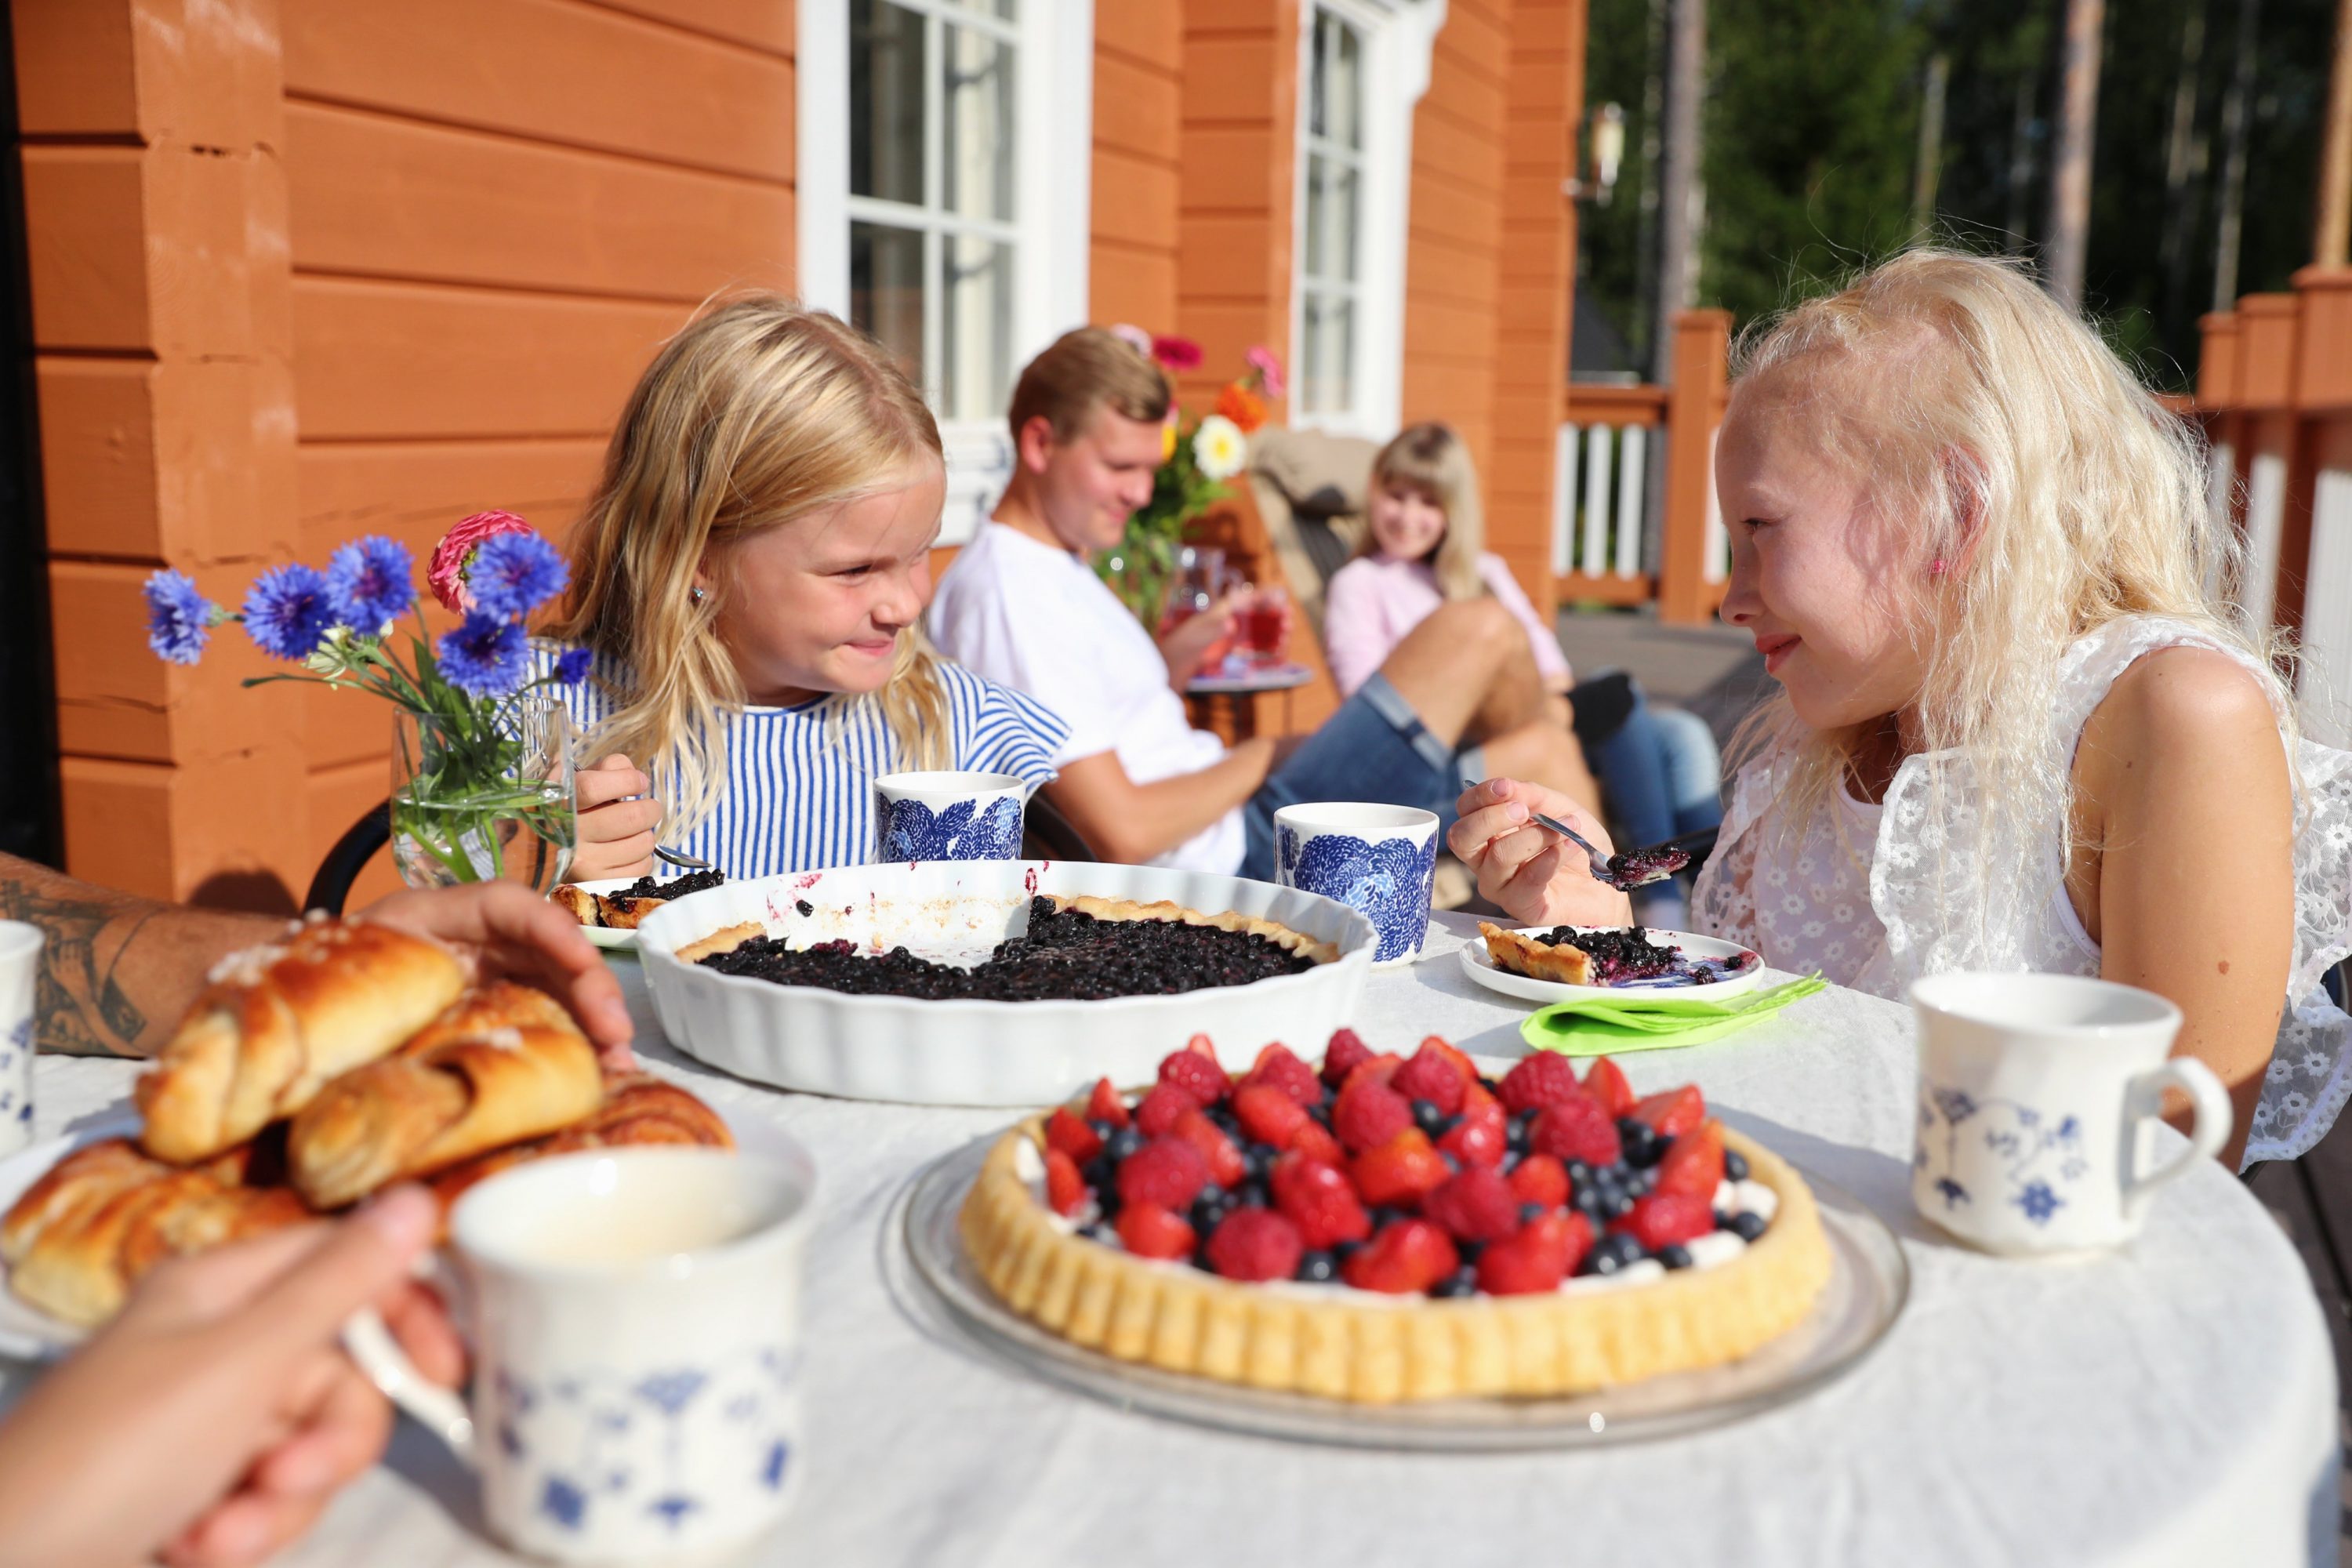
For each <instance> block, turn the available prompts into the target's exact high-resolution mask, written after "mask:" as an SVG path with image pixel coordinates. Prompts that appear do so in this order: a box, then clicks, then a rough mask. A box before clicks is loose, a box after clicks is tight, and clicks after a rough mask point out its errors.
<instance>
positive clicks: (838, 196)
mask: <svg viewBox="0 0 2352 1568" xmlns="http://www.w3.org/2000/svg"><path fill="white" fill-rule="evenodd" d="M891 4H893V5H899V6H901V7H903V8H904V9H906V10H908V11H913V12H916V13H918V14H920V15H928V16H939V17H940V18H942V19H945V20H951V21H954V22H957V23H959V24H962V25H971V24H972V23H973V22H975V21H976V22H977V25H978V26H979V27H980V28H981V30H982V31H988V32H993V33H996V34H998V35H999V36H1004V37H1011V38H1012V39H1013V47H1014V50H1015V56H1014V59H1015V64H1014V70H1015V73H1016V77H1015V81H1014V86H1013V137H1014V147H1013V192H1014V196H1013V200H1014V214H1015V221H1014V222H1013V224H1012V225H1011V226H1010V231H1011V236H1012V237H1013V244H1014V252H1013V257H1014V259H1013V320H1012V321H1011V322H1010V323H1009V330H1008V331H1007V334H1006V341H1007V344H1008V348H1009V352H1010V363H1009V364H1008V366H1007V370H1008V373H1009V374H1011V375H1016V376H1017V375H1018V374H1019V373H1020V370H1021V367H1022V366H1023V365H1024V364H1025V363H1028V361H1029V360H1030V359H1031V358H1032V357H1033V356H1034V355H1035V354H1036V353H1038V352H1039V351H1040V350H1042V349H1043V348H1045V345H1046V344H1048V343H1050V342H1053V341H1054V340H1055V338H1057V337H1059V336H1060V335H1061V334H1062V333H1064V332H1066V331H1068V330H1069V329H1070V328H1072V327H1076V326H1082V325H1084V324H1085V322H1086V321H1087V223H1088V220H1089V217H1090V208H1091V201H1092V195H1093V193H1092V185H1093V179H1092V169H1093V164H1094V159H1093V149H1094V98H1095V93H1094V81H1095V61H1094V28H1095V16H1094V0H1020V4H1019V5H1017V6H1016V7H1015V9H1016V10H1017V11H1018V13H1019V19H1018V20H1017V21H1014V22H1011V23H1005V22H997V21H992V19H991V17H990V16H989V15H988V14H987V13H985V12H980V13H978V14H977V15H975V12H974V10H972V9H968V8H966V7H965V6H963V5H956V4H953V3H952V0H891ZM795 10H796V11H797V13H798V30H799V35H800V37H799V54H798V58H797V59H796V61H795V62H794V63H795V67H796V69H795V72H794V79H795V83H796V88H797V92H798V96H799V105H798V110H797V114H796V125H797V131H798V139H799V144H800V146H799V157H798V163H799V169H798V174H799V184H798V188H797V190H796V191H795V193H794V195H795V198H796V203H797V205H798V207H799V215H798V224H797V227H798V230H799V233H798V247H799V258H798V261H799V265H798V268H797V270H798V275H799V279H800V296H801V299H802V300H803V303H806V304H809V305H813V306H815V307H817V308H818V309H820V310H831V311H833V312H834V313H835V315H838V316H840V317H842V318H843V319H844V320H846V319H847V318H848V316H849V224H850V218H851V216H852V211H853V208H854V206H855V205H856V203H854V202H853V200H852V198H851V197H850V195H849V6H848V5H847V0H801V3H800V4H799V5H797V6H796V7H795ZM934 64H935V65H936V62H934ZM1073 149H1076V150H1077V153H1078V154H1079V155H1080V156H1081V158H1082V160H1083V161H1082V162H1081V163H1080V164H1079V167H1078V170H1077V171H1075V172H1074V171H1073V170H1072V169H1071V167H1070V166H1069V160H1070V157H1071V155H1072V150H1073ZM1074 174H1075V177H1074ZM926 282H927V285H928V279H927V280H926ZM938 310H939V301H938V300H933V299H928V298H927V299H926V301H925V313H926V318H927V320H929V321H932V322H934V323H935V322H936V320H937V313H938ZM1008 394H1009V383H1008ZM940 441H941V443H942V444H943V445H944V446H945V447H946V448H947V456H948V496H947V506H946V510H945V512H944V514H943V516H942V517H941V519H940V543H941V544H961V543H962V542H964V541H966V540H968V539H970V538H971V536H972V534H973V533H974V532H975V531H977V530H978V529H979V527H980V525H981V524H982V522H984V521H987V518H988V514H989V512H990V511H991V510H993V509H994V508H995V505H996V501H997V498H998V497H999V496H1001V495H1002V494H1003V491H1004V486H1005V484H1006V482H1007V481H1008V480H1010V479H1012V477H1013V440H1012V436H1011V434H1010V432H1009V431H1008V430H1007V429H1006V427H1005V423H1004V418H1003V413H1002V412H1001V411H1000V412H999V413H998V414H997V415H996V416H994V417H992V418H987V419H962V420H947V419H942V420H941V421H940Z"/></svg>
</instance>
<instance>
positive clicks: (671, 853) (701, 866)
mask: <svg viewBox="0 0 2352 1568" xmlns="http://www.w3.org/2000/svg"><path fill="white" fill-rule="evenodd" d="M654 858H656V859H657V860H667V861H668V862H669V863H670V864H671V865H673V866H677V867H679V868H683V869H685V870H688V871H708V870H709V869H711V865H710V862H709V861H708V860H698V859H696V858H694V857H693V856H691V855H681V854H679V853H678V852H677V850H675V849H666V848H664V847H662V846H660V845H658V844H656V845H655V846H654Z"/></svg>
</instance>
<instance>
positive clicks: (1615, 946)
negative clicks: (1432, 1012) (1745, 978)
mask: <svg viewBox="0 0 2352 1568" xmlns="http://www.w3.org/2000/svg"><path fill="white" fill-rule="evenodd" d="M1478 930H1479V932H1480V934H1482V935H1483V936H1485V937H1486V955H1487V956H1488V957H1489V958H1492V959H1493V960H1494V961H1495V966H1496V968H1497V969H1507V970H1508V971H1510V972H1511V973H1514V974H1524V975H1526V976H1527V977H1528V979H1530V980H1549V981H1553V982H1555V983H1557V984H1562V985H1628V984H1635V983H1637V982H1650V983H1664V984H1676V985H1705V984H1712V983H1714V982H1716V981H1719V980H1724V979H1727V978H1729V977H1730V976H1731V975H1734V974H1738V973H1745V972H1746V971H1747V970H1748V968H1749V967H1751V966H1752V965H1753V964H1755V963H1757V962H1758V960H1757V958H1756V956H1755V955H1754V954H1753V953H1748V952H1742V953H1741V954H1739V955H1738V957H1736V958H1730V959H1720V958H1702V959H1693V958H1690V957H1687V956H1686V955H1685V953H1684V952H1683V950H1682V949H1681V948H1679V947H1676V946H1675V945H1674V944H1673V943H1672V942H1655V941H1653V940H1652V939H1651V936H1650V933H1649V931H1646V930H1645V929H1643V927H1641V926H1625V927H1622V928H1609V927H1603V928H1601V929H1599V930H1593V931H1580V930H1578V929H1577V928H1576V927H1574V926H1554V927H1552V928H1551V929H1550V930H1549V931H1506V930H1504V929H1503V928H1502V927H1501V926H1498V925H1494V924H1492V923H1490V922H1488V921H1479V922H1478Z"/></svg>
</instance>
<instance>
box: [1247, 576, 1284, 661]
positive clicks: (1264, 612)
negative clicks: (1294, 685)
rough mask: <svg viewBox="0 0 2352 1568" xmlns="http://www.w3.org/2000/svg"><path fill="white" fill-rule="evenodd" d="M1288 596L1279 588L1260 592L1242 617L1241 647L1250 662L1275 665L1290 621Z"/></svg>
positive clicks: (1280, 658) (1262, 589)
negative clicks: (1246, 652)
mask: <svg viewBox="0 0 2352 1568" xmlns="http://www.w3.org/2000/svg"><path fill="white" fill-rule="evenodd" d="M1288 597H1289V596H1288V595H1286V594H1285V593H1284V592H1283V591H1282V590H1281V589H1280V588H1261V589H1259V590H1258V591H1257V594H1256V595H1255V597H1254V598H1252V599H1251V600H1250V602H1249V604H1248V605H1246V606H1244V609H1243V610H1242V613H1241V634H1242V637H1241V640H1242V647H1244V648H1246V649H1247V650H1248V651H1249V656H1250V658H1251V659H1252V661H1254V662H1255V663H1258V664H1278V663H1280V662H1281V660H1282V654H1283V646H1282V645H1283V640H1284V639H1283V634H1284V632H1285V631H1286V630H1287V629H1288V623H1289V620H1290V615H1289V605H1288Z"/></svg>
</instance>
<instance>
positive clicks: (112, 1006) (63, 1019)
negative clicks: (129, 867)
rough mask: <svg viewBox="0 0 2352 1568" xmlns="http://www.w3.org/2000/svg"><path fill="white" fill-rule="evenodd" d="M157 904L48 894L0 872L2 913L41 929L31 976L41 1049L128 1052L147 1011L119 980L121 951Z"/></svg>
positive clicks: (81, 1053)
mask: <svg viewBox="0 0 2352 1568" xmlns="http://www.w3.org/2000/svg"><path fill="white" fill-rule="evenodd" d="M159 907H160V906H157V905H153V904H148V903H145V902H143V901H142V900H132V899H127V898H117V899H105V898H92V897H89V896H87V895H86V894H78V893H72V892H61V891H52V890H50V889H45V888H42V887H40V886H38V885H37V884H35V883H32V882H28V881H26V880H23V879H19V878H16V877H6V876H0V916H5V917H6V918H7V919H10V920H18V921H26V922H28V923H29V924H32V925H36V926H38V927H40V928H41V930H42V931H44V932H45V933H47V937H48V941H47V943H46V944H45V945H44V946H43V948H42V952H41V967H40V971H39V973H38V974H37V977H36V990H35V995H34V1003H33V1007H34V1016H35V1018H36V1019H37V1021H38V1025H39V1029H40V1034H39V1042H38V1043H39V1047H40V1048H41V1049H42V1050H45V1051H65V1052H69V1053H72V1054H74V1055H78V1056H115V1057H121V1056H134V1055H136V1054H138V1053H137V1047H136V1042H137V1041H138V1039H139V1037H140V1036H141V1035H142V1034H144V1033H146V1030H147V1017H146V1015H145V1014H144V1013H142V1012H141V1011H140V1009H139V1007H138V1005H137V1004H135V1003H133V1002H132V1001H131V998H130V996H129V995H128V994H126V993H125V992H124V990H123V988H122V985H121V982H120V980H119V979H118V975H119V973H120V972H121V963H122V955H123V953H124V952H127V951H129V949H130V947H131V942H132V940H133V939H134V938H135V937H136V936H137V935H138V934H139V931H140V928H141V927H142V926H144V925H145V924H146V923H147V921H149V920H150V919H151V918H152V917H153V915H154V914H155V912H156V910H157V909H158V908H159Z"/></svg>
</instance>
